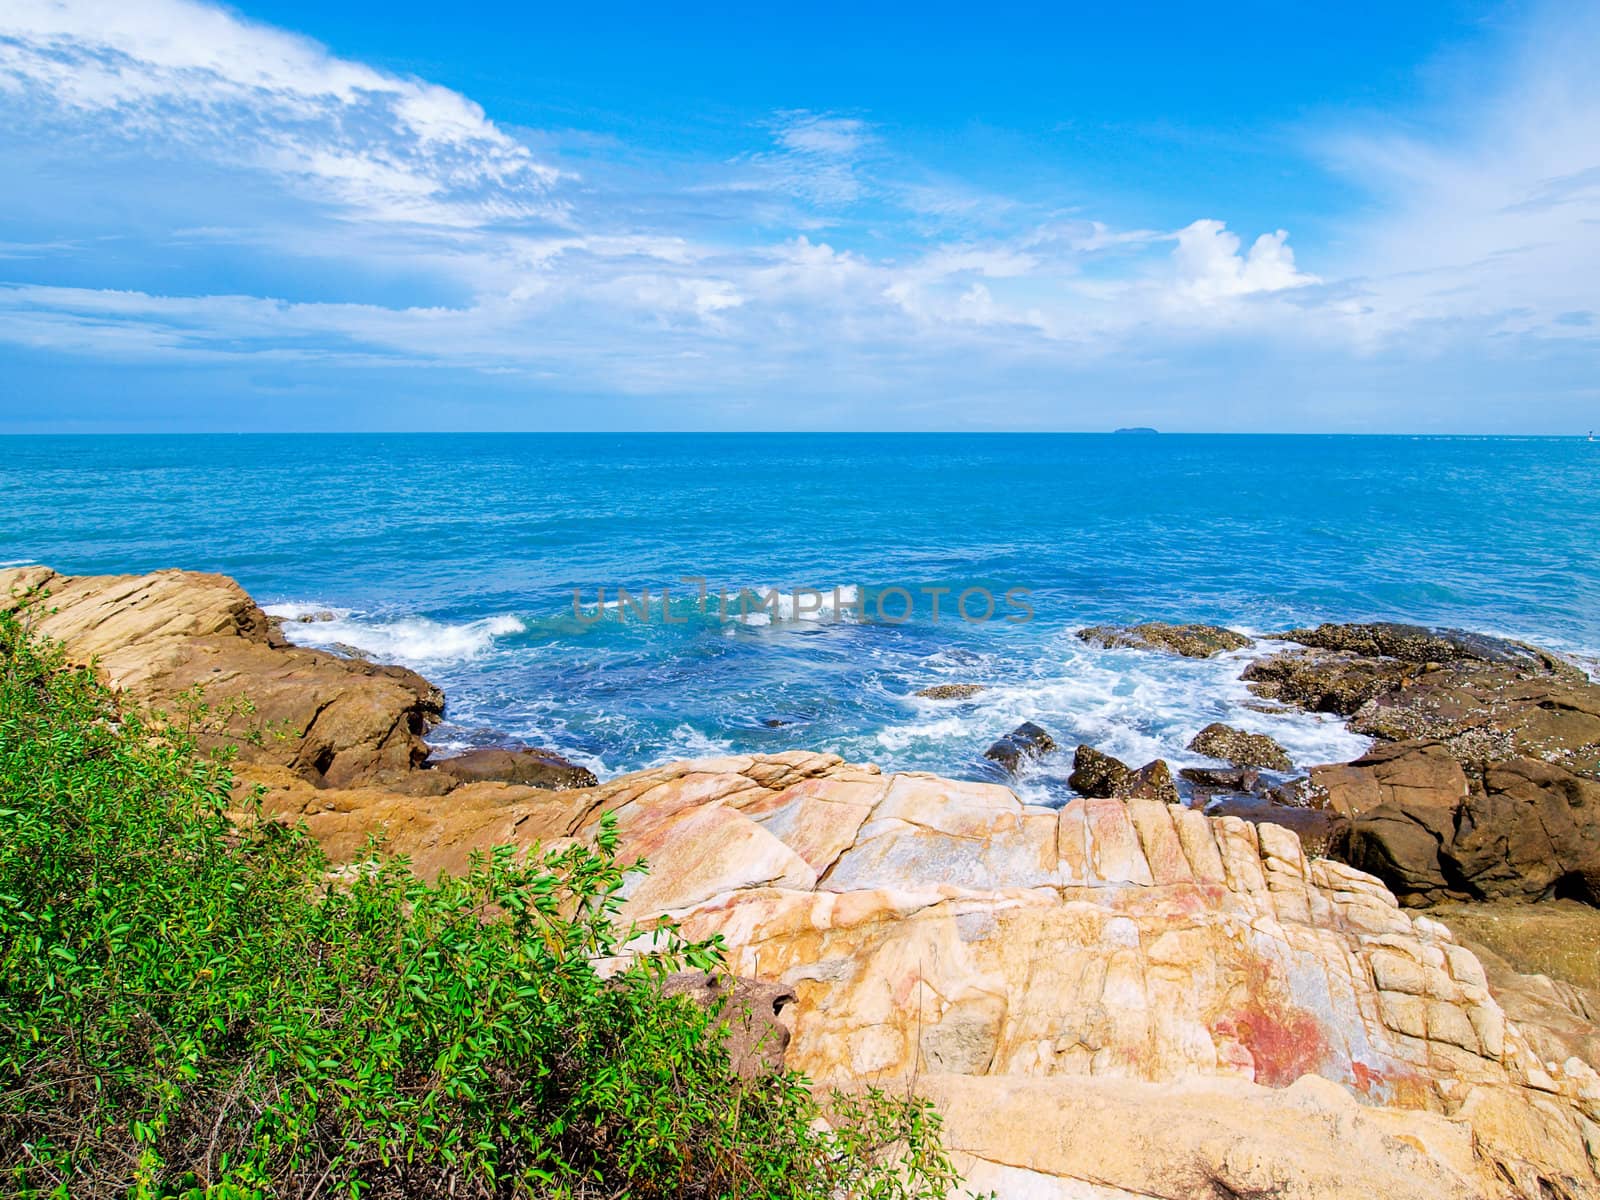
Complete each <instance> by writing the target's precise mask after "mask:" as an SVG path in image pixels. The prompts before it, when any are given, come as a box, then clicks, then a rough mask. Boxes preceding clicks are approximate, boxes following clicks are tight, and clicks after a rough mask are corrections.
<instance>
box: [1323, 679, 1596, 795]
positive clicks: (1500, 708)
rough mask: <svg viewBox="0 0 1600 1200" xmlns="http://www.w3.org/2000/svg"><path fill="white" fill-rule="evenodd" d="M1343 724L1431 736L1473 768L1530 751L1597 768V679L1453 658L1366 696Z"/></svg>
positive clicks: (1587, 771) (1391, 734)
mask: <svg viewBox="0 0 1600 1200" xmlns="http://www.w3.org/2000/svg"><path fill="white" fill-rule="evenodd" d="M1350 728H1351V729H1353V730H1355V731H1356V732H1357V733H1365V734H1369V735H1370V736H1373V737H1381V738H1391V739H1395V740H1402V739H1415V738H1431V739H1434V740H1437V741H1440V742H1443V743H1444V744H1445V745H1446V746H1448V747H1449V748H1450V750H1451V752H1452V753H1453V754H1455V756H1456V757H1457V758H1458V759H1460V760H1461V761H1462V762H1463V763H1466V764H1469V765H1470V766H1472V767H1475V768H1476V769H1478V770H1483V769H1484V768H1486V767H1487V766H1488V765H1489V764H1491V763H1493V762H1497V761H1502V760H1505V759H1509V758H1519V757H1529V758H1539V759H1543V760H1545V761H1546V762H1551V763H1555V764H1556V765H1558V766H1561V767H1564V768H1566V769H1567V770H1569V771H1573V772H1576V773H1578V774H1582V775H1589V776H1595V775H1596V774H1597V773H1600V686H1596V685H1595V684H1593V683H1591V682H1590V681H1589V680H1588V679H1587V678H1573V677H1571V676H1568V675H1564V674H1553V673H1547V672H1542V671H1529V670H1526V669H1511V668H1507V667H1503V666H1486V665H1480V664H1452V665H1450V666H1446V667H1440V668H1436V669H1434V670H1430V671H1427V672H1425V673H1423V674H1422V675H1420V676H1418V677H1417V678H1415V679H1413V680H1412V681H1410V683H1409V685H1408V686H1406V687H1404V688H1401V689H1394V690H1390V691H1387V692H1384V693H1380V694H1378V695H1376V696H1374V697H1372V698H1371V699H1370V700H1369V701H1367V702H1366V703H1365V704H1363V705H1362V707H1361V708H1360V710H1359V711H1357V712H1356V713H1355V716H1354V718H1353V719H1352V720H1351V722H1350Z"/></svg>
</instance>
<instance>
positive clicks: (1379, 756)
mask: <svg viewBox="0 0 1600 1200" xmlns="http://www.w3.org/2000/svg"><path fill="white" fill-rule="evenodd" d="M1310 788H1311V789H1312V790H1313V791H1314V792H1316V793H1319V794H1320V795H1321V796H1322V797H1323V802H1324V803H1325V805H1326V807H1328V808H1330V809H1332V810H1333V811H1334V812H1336V813H1338V814H1339V815H1341V816H1344V817H1356V816H1359V815H1361V814H1362V813H1365V812H1369V811H1371V810H1372V809H1375V808H1377V807H1379V806H1380V805H1384V804H1389V805H1396V806H1400V807H1407V806H1420V807H1424V808H1430V809H1432V808H1438V809H1443V810H1444V811H1445V812H1446V813H1451V812H1454V810H1455V808H1456V806H1457V805H1458V804H1460V803H1461V801H1462V800H1463V799H1465V797H1466V795H1467V776H1466V774H1465V772H1463V771H1462V769H1461V764H1460V763H1458V762H1456V760H1455V758H1454V757H1452V756H1451V754H1450V752H1449V751H1447V750H1446V749H1445V748H1444V747H1443V746H1441V745H1439V744H1438V743H1437V742H1399V743H1394V744H1386V745H1379V746H1376V747H1374V748H1373V749H1372V750H1370V751H1368V752H1367V753H1366V754H1364V755H1362V756H1361V757H1360V758H1358V759H1356V760H1354V761H1353V762H1348V763H1342V764H1339V765H1330V766H1321V767H1312V768H1311V776H1310Z"/></svg>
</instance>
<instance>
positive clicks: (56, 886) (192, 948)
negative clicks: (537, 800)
mask: <svg viewBox="0 0 1600 1200" xmlns="http://www.w3.org/2000/svg"><path fill="white" fill-rule="evenodd" d="M0 662H3V667H0V670H3V674H0V1180H3V1183H4V1191H5V1192H6V1194H11V1195H18V1196H61V1197H66V1196H72V1197H80V1196H107V1197H109V1196H133V1197H158V1196H160V1197H166V1196H174V1197H176V1196H182V1197H202V1196H204V1197H214V1198H218V1200H220V1198H224V1197H226V1198H229V1200H233V1198H238V1200H243V1198H246V1197H266V1196H282V1197H312V1196H344V1197H398V1196H407V1197H428V1198H432V1197H440V1196H456V1197H522V1196H528V1197H545V1196H549V1197H602V1196H605V1197H612V1196H615V1197H622V1196H628V1197H640V1198H646V1197H657V1196H660V1197H666V1196H674V1197H678V1196H684V1197H714V1196H730V1197H732V1196H741V1197H790V1196H793V1197H801V1196H804V1197H817V1196H860V1197H883V1198H885V1200H889V1198H899V1197H922V1196H929V1197H931V1196H938V1195H942V1194H944V1193H945V1191H946V1190H947V1189H948V1188H949V1187H950V1186H951V1184H952V1183H953V1182H954V1180H953V1175H952V1172H951V1169H950V1165H949V1162H948V1160H947V1159H946V1157H945V1156H944V1154H943V1152H942V1150H941V1149H940V1143H939V1137H938V1121H937V1117H936V1116H935V1115H934V1114H933V1113H932V1112H930V1111H929V1109H928V1108H927V1107H926V1106H925V1105H923V1104H922V1103H920V1102H917V1101H914V1100H897V1099H892V1098H890V1097H888V1096H886V1095H883V1094H881V1093H876V1092H872V1093H867V1094H864V1095H859V1096H853V1097H842V1098H837V1100H836V1102H835V1104H834V1107H833V1108H832V1110H831V1116H832V1120H833V1124H832V1126H831V1127H830V1126H828V1125H826V1124H824V1123H822V1122H819V1121H818V1120H817V1118H818V1115H819V1107H818V1104H817V1102H816V1101H815V1100H814V1099H813V1097H812V1093H811V1091H810V1089H809V1088H808V1086H807V1084H806V1081H805V1080H804V1079H802V1078H801V1077H799V1076H796V1075H793V1074H789V1073H781V1072H780V1073H772V1074H768V1075H764V1076H762V1077H760V1078H757V1079H754V1080H748V1081H747V1080H741V1079H740V1077H739V1076H738V1074H737V1073H736V1072H735V1071H734V1070H733V1069H732V1067H731V1065H730V1062H729V1057H728V1053H727V1051H726V1049H725V1048H724V1045H723V1037H722V1027H719V1026H718V1025H717V1023H716V1020H715V1019H714V1018H713V1017H712V1016H709V1015H708V1014H707V1013H706V1012H704V1011H702V1010H701V1009H699V1008H697V1007H695V1006H694V1005H693V1004H692V1003H690V1002H689V1001H687V1000H685V999H683V998H675V997H667V996H665V995H663V993H662V990H661V987H660V978H661V976H662V975H663V973H665V972H666V971H668V970H670V969H675V968H676V967H678V966H680V965H684V964H687V965H692V966H698V967H704V968H715V967H716V966H717V964H718V961H719V960H718V946H717V945H716V944H713V943H706V944H687V943H684V942H682V941H680V940H676V938H675V937H673V938H671V939H669V941H668V942H667V944H666V945H665V947H664V949H663V950H662V951H661V952H660V953H657V954H655V955H653V956H650V957H648V958H646V959H643V960H637V961H635V962H634V963H633V965H631V966H629V967H628V968H627V969H625V970H623V971H621V972H620V973H619V974H615V975H613V976H612V977H611V978H609V979H605V978H602V977H601V975H600V974H598V973H597V972H596V969H595V962H596V960H597V959H602V958H605V957H606V956H608V955H612V954H613V953H614V952H615V951H617V949H618V947H619V945H620V943H621V942H622V941H623V940H624V939H625V938H626V936H627V931H625V930H621V929H618V928H617V927H616V925H615V924H614V918H615V914H616V911H617V908H618V906H619V900H618V889H619V887H620V886H621V884H622V881H623V879H624V877H625V874H626V871H627V868H625V867H624V866H623V865H622V864H620V863H619V862H618V861H617V858H616V836H615V831H614V829H613V828H611V827H610V826H606V827H604V829H603V831H602V833H601V836H600V837H599V839H598V845H597V846H596V847H594V848H588V847H584V846H572V847H569V848H566V849H563V850H560V851H558V852H552V853H548V854H544V855H543V856H539V855H537V854H529V855H523V854H519V853H518V852H517V851H516V850H514V849H513V848H512V847H509V846H502V847H497V848H496V849H494V850H493V851H492V852H489V853H487V854H484V855H482V856H480V857H478V858H477V859H476V860H474V862H473V864H472V866H471V869H470V870H469V871H468V872H467V874H466V875H465V876H464V877H460V878H451V877H448V876H446V877H441V878H440V879H439V880H437V881H436V882H434V883H433V884H431V885H428V884H424V883H423V882H422V881H419V880H418V879H417V878H416V877H415V876H414V875H413V874H412V873H411V871H410V870H409V867H408V864H407V863H406V862H405V860H404V859H401V858H397V857H389V856H385V855H383V854H382V853H380V852H379V850H378V849H377V848H376V847H375V848H374V849H373V851H372V853H371V854H370V856H369V858H368V861H366V862H364V863H362V864H359V865H358V866H357V867H356V868H347V869H346V870H344V871H343V872H340V873H337V874H331V873H330V871H329V868H328V864H327V863H326V862H325V860H324V859H323V858H322V856H321V854H320V852H319V850H318V848H317V846H316V844H315V843H314V842H313V841H312V840H311V839H310V838H309V837H308V836H306V834H305V833H304V831H303V830H298V829H286V828H284V827H282V826H281V825H278V824H276V823H273V822H270V821H261V820H258V821H254V822H246V823H244V824H243V825H242V826H236V825H235V823H234V822H232V821H230V819H229V818H228V816H227V815H226V812H225V809H226V806H227V804H228V802H229V789H230V785H231V778H230V775H229V771H228V766H227V762H226V759H225V756H223V757H219V756H209V757H208V756H204V755H201V754H200V753H199V752H198V751H197V750H196V748H195V746H194V744H193V742H192V741H191V740H190V738H189V737H188V735H187V734H186V733H185V732H184V731H183V730H182V729H181V728H178V727H176V726H175V724H174V723H172V722H163V721H161V720H159V719H157V718H146V717H143V716H141V715H139V714H137V713H133V712H129V711H125V710H124V708H123V707H121V706H120V705H119V704H118V703H117V701H116V699H115V697H114V696H113V695H111V694H110V693H109V692H108V691H107V690H106V689H105V688H104V687H102V686H101V685H100V684H98V683H97V682H96V680H95V679H94V677H93V676H92V675H91V674H90V673H89V672H88V671H85V670H79V669H72V668H70V667H68V666H67V665H66V664H65V663H64V661H63V659H62V656H61V652H60V650H59V649H58V648H56V647H53V646H52V645H50V644H48V643H46V642H44V641H42V640H41V639H39V638H37V637H35V636H34V635H32V634H31V633H30V632H29V630H28V629H27V628H26V626H25V624H24V622H23V621H22V620H21V619H19V618H18V617H17V616H15V615H5V614H0Z"/></svg>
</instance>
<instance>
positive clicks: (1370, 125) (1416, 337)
mask: <svg viewBox="0 0 1600 1200" xmlns="http://www.w3.org/2000/svg"><path fill="white" fill-rule="evenodd" d="M1596 62H1600V9H1596V8H1595V7H1594V6H1593V5H1583V4H1554V5H1549V6H1547V7H1546V8H1545V9H1544V11H1543V12H1542V14H1541V15H1540V18H1539V19H1538V20H1536V21H1534V22H1533V23H1532V24H1531V25H1529V26H1528V27H1526V28H1525V29H1523V30H1521V31H1520V33H1519V34H1518V35H1517V38H1516V45H1515V48H1514V50H1513V52H1512V53H1511V54H1510V55H1509V56H1508V57H1507V59H1506V60H1505V61H1504V62H1502V63H1499V64H1475V65H1474V69H1473V70H1472V71H1471V72H1470V78H1468V79H1466V80H1464V81H1462V83H1461V84H1460V85H1459V87H1458V89H1457V90H1455V91H1452V92H1450V93H1449V94H1447V95H1445V96H1442V97H1441V98H1440V100H1439V102H1438V112H1436V113H1433V114H1429V115H1428V118H1427V119H1426V120H1424V121H1419V120H1418V119H1416V118H1415V117H1413V118H1412V119H1411V120H1408V121H1405V122H1401V121H1398V120H1395V119H1392V118H1379V117H1373V118H1369V119H1367V120H1366V121H1363V122H1362V123H1360V124H1359V125H1357V126H1354V127H1347V128H1344V129H1342V130H1340V131H1338V132H1336V133H1334V134H1332V135H1330V136H1328V137H1326V138H1325V139H1324V141H1323V147H1322V148H1323V150H1324V152H1325V154H1326V156H1327V158H1328V160H1329V162H1330V163H1331V164H1332V165H1333V166H1334V168H1335V169H1336V170H1338V171H1340V172H1342V173H1344V174H1345V175H1346V176H1348V177H1349V178H1350V179H1351V180H1352V181H1353V182H1355V183H1357V184H1358V185H1360V186H1361V187H1363V188H1364V189H1366V190H1367V191H1368V192H1369V193H1370V194H1371V196H1372V197H1373V200H1374V204H1373V205H1372V206H1371V208H1369V209H1368V210H1367V213H1366V214H1364V215H1363V217H1362V218H1361V219H1360V220H1359V221H1356V222H1352V223H1351V227H1350V228H1349V230H1348V232H1347V234H1346V238H1345V242H1346V245H1347V246H1348V249H1347V251H1346V252H1345V253H1344V254H1342V255H1341V256H1340V259H1339V261H1338V263H1337V265H1338V267H1339V268H1340V271H1341V273H1342V274H1343V275H1345V276H1346V277H1348V278H1349V279H1351V280H1355V281H1359V287H1358V288H1356V289H1353V292H1352V297H1351V298H1350V300H1349V301H1347V302H1346V305H1345V308H1346V310H1347V318H1348V324H1349V325H1350V327H1351V329H1352V330H1353V331H1356V333H1357V334H1358V336H1360V337H1361V338H1362V339H1364V340H1365V341H1366V342H1368V343H1369V344H1371V345H1374V346H1376V345H1383V344H1386V343H1388V342H1391V341H1393V340H1395V339H1399V338H1406V339H1407V341H1408V343H1409V344H1410V345H1412V346H1413V347H1418V346H1419V345H1421V346H1423V347H1426V348H1428V349H1429V350H1430V352H1434V353H1437V352H1439V351H1441V350H1443V349H1446V348H1448V346H1449V345H1450V344H1452V339H1454V338H1457V337H1460V338H1474V339H1482V338H1484V337H1486V336H1487V337H1518V336H1521V335H1531V336H1534V337H1537V338H1541V339H1572V338H1584V339H1588V338H1590V337H1592V334H1590V333H1588V332H1586V331H1584V330H1583V329H1582V327H1581V326H1576V325H1572V324H1568V323H1564V322H1563V320H1562V317H1563V315H1564V314H1568V313H1571V312H1574V311H1580V312H1581V311H1594V310H1597V309H1600V299H1597V298H1596V289H1595V283H1594V281H1595V279H1596V277H1597V276H1600V136H1597V133H1596V131H1597V130H1600V74H1597V73H1596V71H1595V63H1596ZM1419 125H1423V126H1425V127H1427V128H1428V129H1429V131H1428V132H1427V133H1426V134H1424V133H1419V132H1418V131H1417V130H1418V126H1419Z"/></svg>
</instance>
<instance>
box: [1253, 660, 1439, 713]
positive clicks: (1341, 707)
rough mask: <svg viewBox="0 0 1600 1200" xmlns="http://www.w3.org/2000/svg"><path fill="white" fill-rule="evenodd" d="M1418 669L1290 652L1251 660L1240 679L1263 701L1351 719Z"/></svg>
mask: <svg viewBox="0 0 1600 1200" xmlns="http://www.w3.org/2000/svg"><path fill="white" fill-rule="evenodd" d="M1419 670H1420V668H1418V667H1416V666H1413V665H1410V664H1406V663H1402V662H1399V661H1398V660H1393V659H1388V660H1386V659H1374V658H1362V657H1360V656H1358V655H1353V654H1344V653H1340V652H1337V651H1327V650H1285V651H1282V652H1281V653H1278V654H1273V655H1269V656H1268V657H1266V658H1262V659H1258V660H1256V661H1255V662H1253V663H1251V664H1250V665H1249V666H1247V667H1246V668H1245V669H1244V672H1243V673H1242V674H1241V675H1240V678H1241V679H1244V680H1245V681H1247V682H1248V683H1249V685H1250V690H1251V691H1252V692H1253V693H1254V694H1255V695H1256V696H1258V697H1260V698H1261V699H1263V700H1276V701H1279V702H1281V703H1287V704H1293V705H1295V706H1296V707H1299V708H1303V709H1306V710H1308V711H1310V712H1325V713H1336V714H1338V715H1339V716H1346V717H1347V716H1350V715H1351V714H1352V713H1354V712H1355V711H1356V710H1357V709H1359V708H1360V707H1361V706H1362V705H1363V704H1365V703H1366V702H1367V701H1369V700H1371V699H1372V698H1373V697H1375V696H1381V695H1383V694H1385V693H1387V692H1390V691H1393V690H1394V689H1395V688H1399V687H1403V686H1404V685H1405V683H1406V682H1407V680H1409V679H1411V678H1413V677H1415V676H1416V675H1417V674H1418V672H1419Z"/></svg>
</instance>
